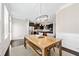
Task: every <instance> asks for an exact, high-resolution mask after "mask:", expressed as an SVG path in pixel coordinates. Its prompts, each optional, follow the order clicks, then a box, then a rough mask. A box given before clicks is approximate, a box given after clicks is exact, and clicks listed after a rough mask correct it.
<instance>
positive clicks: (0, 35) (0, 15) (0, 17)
mask: <svg viewBox="0 0 79 59" xmlns="http://www.w3.org/2000/svg"><path fill="white" fill-rule="evenodd" d="M3 22H4V5H3V4H2V3H0V42H2V41H3V39H4V23H3Z"/></svg>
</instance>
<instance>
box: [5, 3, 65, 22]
mask: <svg viewBox="0 0 79 59" xmlns="http://www.w3.org/2000/svg"><path fill="white" fill-rule="evenodd" d="M64 4H65V3H6V6H7V8H8V11H9V13H10V15H11V16H12V17H13V18H18V19H30V20H31V21H34V20H35V18H36V17H38V16H40V15H48V16H50V17H53V16H55V13H56V11H57V10H58V9H59V8H60V7H61V6H63V5H64Z"/></svg>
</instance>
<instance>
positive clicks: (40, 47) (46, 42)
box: [24, 35, 62, 56]
mask: <svg viewBox="0 0 79 59" xmlns="http://www.w3.org/2000/svg"><path fill="white" fill-rule="evenodd" d="M24 42H25V44H24V45H25V47H26V48H27V44H29V45H30V46H31V47H32V48H33V49H34V50H37V51H36V52H38V54H40V55H42V56H48V54H49V52H50V49H51V48H54V47H56V46H58V49H59V55H60V56H61V55H62V49H61V47H62V41H61V40H59V39H56V38H54V37H49V36H37V35H29V36H25V37H24ZM39 51H40V52H41V53H39Z"/></svg>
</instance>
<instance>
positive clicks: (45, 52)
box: [42, 48, 49, 56]
mask: <svg viewBox="0 0 79 59" xmlns="http://www.w3.org/2000/svg"><path fill="white" fill-rule="evenodd" d="M48 52H49V51H48V49H47V48H45V49H42V56H48Z"/></svg>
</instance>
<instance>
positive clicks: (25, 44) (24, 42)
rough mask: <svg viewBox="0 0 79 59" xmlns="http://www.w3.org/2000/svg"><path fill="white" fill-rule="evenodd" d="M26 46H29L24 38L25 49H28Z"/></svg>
mask: <svg viewBox="0 0 79 59" xmlns="http://www.w3.org/2000/svg"><path fill="white" fill-rule="evenodd" d="M26 44H27V42H26V38H24V47H25V48H27V47H26Z"/></svg>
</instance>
